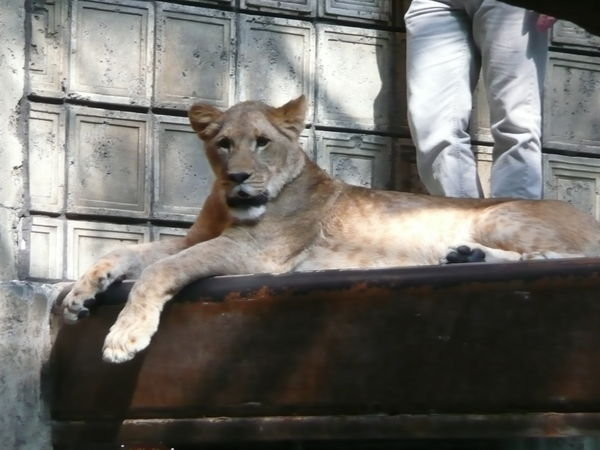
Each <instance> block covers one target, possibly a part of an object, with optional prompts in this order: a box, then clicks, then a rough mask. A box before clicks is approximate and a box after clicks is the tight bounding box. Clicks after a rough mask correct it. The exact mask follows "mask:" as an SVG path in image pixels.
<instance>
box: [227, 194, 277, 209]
mask: <svg viewBox="0 0 600 450" xmlns="http://www.w3.org/2000/svg"><path fill="white" fill-rule="evenodd" d="M268 201H269V194H268V193H267V192H261V193H260V194H257V195H249V194H248V193H247V192H244V191H240V192H238V194H237V195H235V196H231V197H229V196H228V197H227V206H229V207H230V208H251V207H253V206H254V207H256V206H263V205H265V204H266V203H267V202H268Z"/></svg>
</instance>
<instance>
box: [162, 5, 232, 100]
mask: <svg viewBox="0 0 600 450" xmlns="http://www.w3.org/2000/svg"><path fill="white" fill-rule="evenodd" d="M158 5H159V6H158V13H157V14H158V20H157V40H156V42H157V43H156V68H155V70H156V73H155V91H154V103H155V105H156V106H159V107H163V108H175V109H188V108H189V106H190V105H191V104H192V103H194V102H197V101H202V102H207V103H210V104H213V105H215V106H218V107H221V108H227V107H229V106H230V104H231V103H232V100H233V95H234V84H235V83H234V82H233V73H234V58H235V35H236V33H235V28H236V27H235V22H234V20H233V18H234V15H233V13H230V12H226V11H217V10H211V9H205V8H198V7H194V6H181V5H172V4H167V3H158Z"/></svg>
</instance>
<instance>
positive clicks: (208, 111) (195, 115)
mask: <svg viewBox="0 0 600 450" xmlns="http://www.w3.org/2000/svg"><path fill="white" fill-rule="evenodd" d="M188 117H189V118H190V123H191V124H192V128H193V129H194V131H195V132H196V133H198V135H199V136H200V137H201V138H202V139H204V140H206V139H210V138H211V137H212V136H214V134H215V133H216V132H217V130H218V129H219V124H218V123H217V122H218V121H219V120H220V119H221V117H223V111H221V110H220V109H217V108H215V107H214V106H212V105H208V104H206V103H196V104H194V105H192V107H191V108H190V110H189V112H188Z"/></svg>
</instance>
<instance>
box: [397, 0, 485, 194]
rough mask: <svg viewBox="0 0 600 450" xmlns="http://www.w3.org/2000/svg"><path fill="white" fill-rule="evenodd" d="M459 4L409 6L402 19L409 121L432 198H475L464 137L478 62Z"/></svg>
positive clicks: (417, 0)
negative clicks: (405, 52) (405, 47)
mask: <svg viewBox="0 0 600 450" xmlns="http://www.w3.org/2000/svg"><path fill="white" fill-rule="evenodd" d="M462 3H463V2H462V0H446V1H443V0H440V1H436V0H413V2H412V3H411V6H410V8H409V10H408V12H407V13H406V16H405V18H404V20H405V23H406V40H407V61H406V71H407V88H408V89H407V91H408V92H407V94H408V121H409V126H410V130H411V135H412V138H413V142H414V143H415V146H416V148H417V167H418V170H419V175H420V177H421V180H422V181H423V183H424V184H425V186H426V187H427V189H428V191H429V192H430V193H431V194H435V195H445V196H449V197H480V196H481V195H482V191H481V186H480V184H479V180H478V178H477V166H476V161H475V157H474V155H473V152H472V150H471V139H470V136H469V133H468V126H469V118H470V114H471V93H472V91H473V88H474V85H475V83H476V81H477V76H478V73H479V58H478V55H477V52H476V51H475V48H474V44H473V41H472V37H471V22H470V19H469V17H468V15H467V14H466V12H465V11H464V9H462V7H461V5H462Z"/></svg>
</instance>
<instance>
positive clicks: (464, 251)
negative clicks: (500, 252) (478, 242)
mask: <svg viewBox="0 0 600 450" xmlns="http://www.w3.org/2000/svg"><path fill="white" fill-rule="evenodd" d="M446 261H447V263H448V264H458V263H471V262H484V261H485V253H484V252H483V250H481V249H479V248H471V247H469V246H467V245H461V246H459V247H457V248H456V250H454V251H451V252H450V253H448V254H447V255H446Z"/></svg>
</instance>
